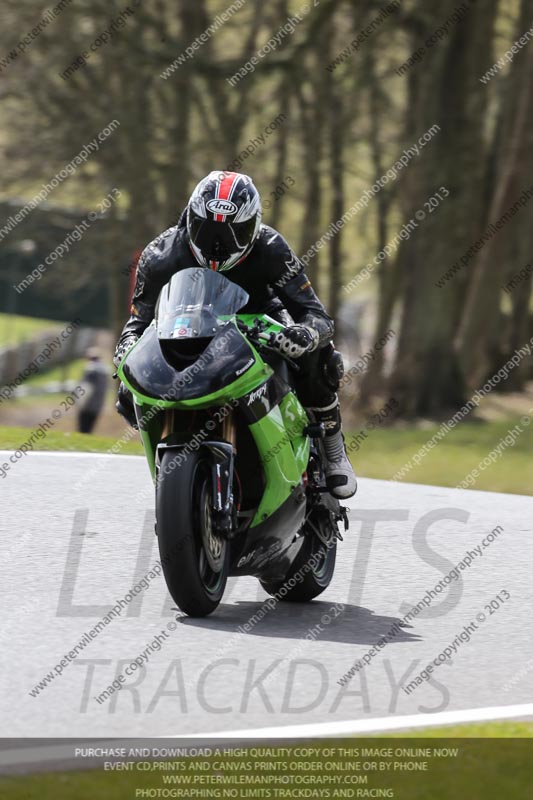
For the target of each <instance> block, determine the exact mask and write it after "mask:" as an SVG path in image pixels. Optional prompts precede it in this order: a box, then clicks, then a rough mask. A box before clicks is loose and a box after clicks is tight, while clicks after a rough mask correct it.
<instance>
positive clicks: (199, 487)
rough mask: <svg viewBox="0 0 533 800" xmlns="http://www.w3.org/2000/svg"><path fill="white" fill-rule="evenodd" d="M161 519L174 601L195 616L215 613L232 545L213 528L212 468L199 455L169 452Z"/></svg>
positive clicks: (160, 493)
mask: <svg viewBox="0 0 533 800" xmlns="http://www.w3.org/2000/svg"><path fill="white" fill-rule="evenodd" d="M156 519H157V537H158V543H159V553H160V556H161V564H162V567H163V574H164V576H165V581H166V584H167V587H168V590H169V592H170V594H171V596H172V599H173V600H174V601H175V602H176V604H177V605H178V606H179V608H180V609H181V610H182V611H184V612H185V613H186V614H188V615H189V616H191V617H205V616H207V615H208V614H211V613H212V612H213V611H214V610H215V609H216V607H217V606H218V604H219V603H220V601H221V599H222V595H223V594H224V589H225V588H226V581H227V578H228V571H229V545H228V541H227V539H225V538H223V537H222V536H220V535H219V534H217V533H216V531H215V530H214V528H213V514H212V487H211V468H210V465H209V463H208V462H207V460H206V459H205V458H204V457H203V456H202V455H201V454H200V453H199V452H193V453H190V454H189V455H187V457H186V459H185V461H183V456H180V453H179V450H164V451H163V453H162V456H161V463H160V468H159V474H158V480H157V491H156Z"/></svg>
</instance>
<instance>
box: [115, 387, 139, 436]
mask: <svg viewBox="0 0 533 800" xmlns="http://www.w3.org/2000/svg"><path fill="white" fill-rule="evenodd" d="M115 408H116V409H117V411H118V413H119V414H120V416H121V417H124V419H125V420H126V422H128V423H129V424H130V425H131V427H132V428H135V430H139V426H138V424H137V417H136V416H135V407H134V405H133V395H132V393H131V392H130V390H129V389H128V388H127V387H126V386H124V384H123V383H122V381H121V382H120V386H119V387H118V397H117V402H116V404H115Z"/></svg>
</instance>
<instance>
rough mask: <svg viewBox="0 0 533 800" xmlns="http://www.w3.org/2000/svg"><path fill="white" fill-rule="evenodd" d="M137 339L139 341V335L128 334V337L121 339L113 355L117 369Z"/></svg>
mask: <svg viewBox="0 0 533 800" xmlns="http://www.w3.org/2000/svg"><path fill="white" fill-rule="evenodd" d="M136 341H138V339H137V336H128V337H127V338H126V339H120V340H119V342H118V344H117V346H116V348H115V355H114V356H113V364H114V365H115V367H116V368H117V369H118V368H119V366H120V363H121V361H122V359H123V358H124V356H125V355H126V353H127V352H128V350H129V349H130V347H133V345H134V344H135V342H136Z"/></svg>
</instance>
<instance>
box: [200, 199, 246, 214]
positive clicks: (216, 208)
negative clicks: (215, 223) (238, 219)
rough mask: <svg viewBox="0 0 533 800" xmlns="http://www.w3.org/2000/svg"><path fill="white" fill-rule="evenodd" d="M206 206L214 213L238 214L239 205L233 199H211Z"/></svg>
mask: <svg viewBox="0 0 533 800" xmlns="http://www.w3.org/2000/svg"><path fill="white" fill-rule="evenodd" d="M205 207H206V208H207V210H208V211H210V212H211V213H212V214H223V215H226V214H236V213H237V211H238V209H237V206H236V205H235V203H232V202H231V200H210V201H209V202H208V203H206V204H205Z"/></svg>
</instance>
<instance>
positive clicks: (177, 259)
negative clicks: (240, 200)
mask: <svg viewBox="0 0 533 800" xmlns="http://www.w3.org/2000/svg"><path fill="white" fill-rule="evenodd" d="M189 267H195V268H198V262H197V261H196V260H195V258H194V255H193V253H192V251H191V249H190V247H189V239H188V234H187V228H186V224H185V213H183V214H182V216H181V218H180V221H179V223H178V224H177V225H176V226H175V227H173V228H169V229H168V230H166V231H164V232H163V233H162V234H160V235H159V236H158V237H157V238H156V239H154V241H153V242H151V243H150V244H149V245H148V246H147V247H146V248H145V250H144V251H143V253H142V255H141V258H140V260H139V263H138V266H137V278H136V283H135V290H134V293H133V298H132V307H131V316H130V318H129V320H128V321H127V323H126V325H125V326H124V330H123V332H122V335H121V337H120V339H119V342H118V344H117V352H119V350H120V349H121V347H122V346H123V345H125V344H127V343H129V340H131V339H137V338H138V337H139V336H141V334H142V333H143V332H144V330H145V329H146V328H147V327H148V325H149V324H150V323H151V321H152V320H153V318H154V311H155V305H156V302H157V299H158V297H159V293H160V292H161V289H162V288H163V286H164V285H165V284H166V283H168V281H169V280H170V278H171V277H172V275H173V274H174V273H175V272H178V271H179V270H181V269H187V268H189ZM223 274H224V275H225V277H227V278H229V280H231V281H233V282H234V283H237V284H238V285H239V286H241V287H242V288H243V289H244V290H245V291H246V292H247V293H248V294H249V296H250V300H249V302H248V304H247V305H246V307H245V308H243V309H242V313H247V314H255V313H257V314H259V313H266V314H270V315H271V316H272V317H274V318H275V319H277V320H279V321H280V322H282V323H283V324H286V325H290V324H291V319H290V318H289V317H288V316H287V312H288V314H290V317H292V320H294V322H295V323H298V324H302V325H307V326H309V327H312V328H314V329H315V330H316V331H317V332H318V334H319V343H318V347H317V349H316V350H315V351H314V352H312V353H307V354H305V355H304V356H302V358H300V359H298V364H299V366H300V371H299V372H298V374H297V376H296V378H295V388H296V392H297V394H298V397H299V399H300V401H301V402H302V404H303V405H304V406H305V407H307V408H323V407H325V406H329V405H331V404H332V403H333V402H334V401H335V398H336V394H335V392H336V389H337V388H338V384H339V381H340V378H341V377H342V360H341V358H340V355H339V354H338V353H337V352H336V351H335V350H334V348H333V346H332V344H331V340H332V337H333V321H332V319H331V318H330V317H329V316H328V313H327V312H326V310H325V308H324V306H323V305H322V303H321V302H320V300H319V299H318V297H317V296H316V294H315V292H314V290H313V288H312V286H311V283H310V281H309V280H308V278H307V276H306V275H305V272H304V268H303V264H302V263H301V261H299V259H298V258H297V256H296V254H295V253H294V252H293V250H292V249H291V248H290V247H289V245H288V244H287V242H286V241H285V239H284V238H283V236H281V234H280V233H278V232H277V231H275V230H274V229H273V228H270V227H269V226H268V225H261V228H260V231H259V235H258V237H257V239H256V242H255V244H254V246H253V248H252V250H251V251H250V253H249V255H248V256H247V257H246V258H245V259H244V261H242V262H241V263H240V264H237V265H236V266H234V267H232V268H231V270H229V271H228V272H226V273H223Z"/></svg>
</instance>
